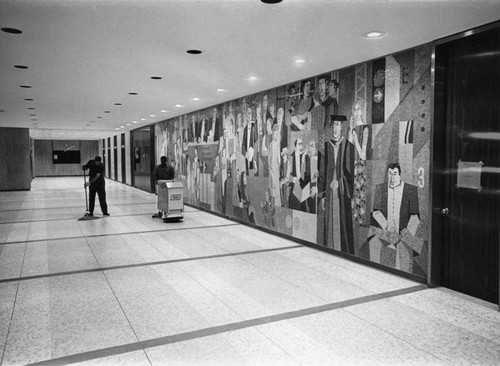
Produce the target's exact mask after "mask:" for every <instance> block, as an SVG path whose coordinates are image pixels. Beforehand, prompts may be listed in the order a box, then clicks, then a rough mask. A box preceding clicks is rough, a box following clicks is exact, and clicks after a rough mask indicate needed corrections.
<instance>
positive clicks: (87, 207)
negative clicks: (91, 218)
mask: <svg viewBox="0 0 500 366" xmlns="http://www.w3.org/2000/svg"><path fill="white" fill-rule="evenodd" d="M83 183H84V185H83V186H84V187H85V209H86V210H87V211H88V210H89V201H88V198H87V175H86V174H85V169H83Z"/></svg>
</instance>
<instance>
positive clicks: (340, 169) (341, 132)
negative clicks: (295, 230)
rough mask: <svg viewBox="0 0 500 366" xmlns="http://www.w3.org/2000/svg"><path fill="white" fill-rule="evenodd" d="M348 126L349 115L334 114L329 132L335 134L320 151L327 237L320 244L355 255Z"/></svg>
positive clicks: (351, 166)
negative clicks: (347, 116)
mask: <svg viewBox="0 0 500 366" xmlns="http://www.w3.org/2000/svg"><path fill="white" fill-rule="evenodd" d="M347 125H348V123H347V118H346V116H344V115H336V114H334V115H330V120H329V121H328V123H327V126H325V128H326V131H325V133H327V136H332V137H331V138H330V139H329V140H327V141H326V142H325V146H324V147H325V148H324V153H323V154H321V153H319V154H318V158H319V166H320V176H319V178H318V187H319V188H318V191H319V192H318V199H319V201H320V206H321V207H320V208H319V209H320V210H322V211H323V212H324V215H320V216H321V217H322V218H323V220H324V223H323V224H324V226H323V227H324V231H323V232H324V237H323V238H322V239H320V240H319V243H320V244H322V245H324V246H326V247H329V248H332V249H335V250H340V251H342V252H345V253H349V254H354V234H353V227H352V208H351V199H352V195H353V189H354V145H353V144H352V143H351V142H349V141H348V139H347V138H346V133H347ZM328 130H330V131H328Z"/></svg>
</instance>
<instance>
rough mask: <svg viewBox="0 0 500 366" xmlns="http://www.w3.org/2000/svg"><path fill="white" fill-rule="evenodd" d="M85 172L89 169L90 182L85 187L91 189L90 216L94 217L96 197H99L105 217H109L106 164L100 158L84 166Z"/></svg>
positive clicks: (97, 157)
mask: <svg viewBox="0 0 500 366" xmlns="http://www.w3.org/2000/svg"><path fill="white" fill-rule="evenodd" d="M82 169H83V170H87V169H89V181H88V182H85V187H89V215H90V216H94V207H95V195H96V193H97V195H98V197H99V205H100V206H101V211H102V214H103V215H104V216H109V213H108V204H107V203H106V187H105V181H104V164H103V163H102V159H101V157H100V156H96V157H95V158H94V160H89V161H88V162H87V164H85V165H82Z"/></svg>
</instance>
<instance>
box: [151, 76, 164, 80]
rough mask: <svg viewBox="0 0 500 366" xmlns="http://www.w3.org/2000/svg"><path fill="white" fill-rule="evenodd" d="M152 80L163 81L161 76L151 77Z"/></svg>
mask: <svg viewBox="0 0 500 366" xmlns="http://www.w3.org/2000/svg"><path fill="white" fill-rule="evenodd" d="M151 79H153V80H161V79H163V78H162V77H161V76H151Z"/></svg>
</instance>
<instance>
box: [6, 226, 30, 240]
mask: <svg viewBox="0 0 500 366" xmlns="http://www.w3.org/2000/svg"><path fill="white" fill-rule="evenodd" d="M29 230H30V223H29V222H22V223H10V224H0V244H3V243H13V242H14V243H15V242H21V241H26V240H28V232H29Z"/></svg>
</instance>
